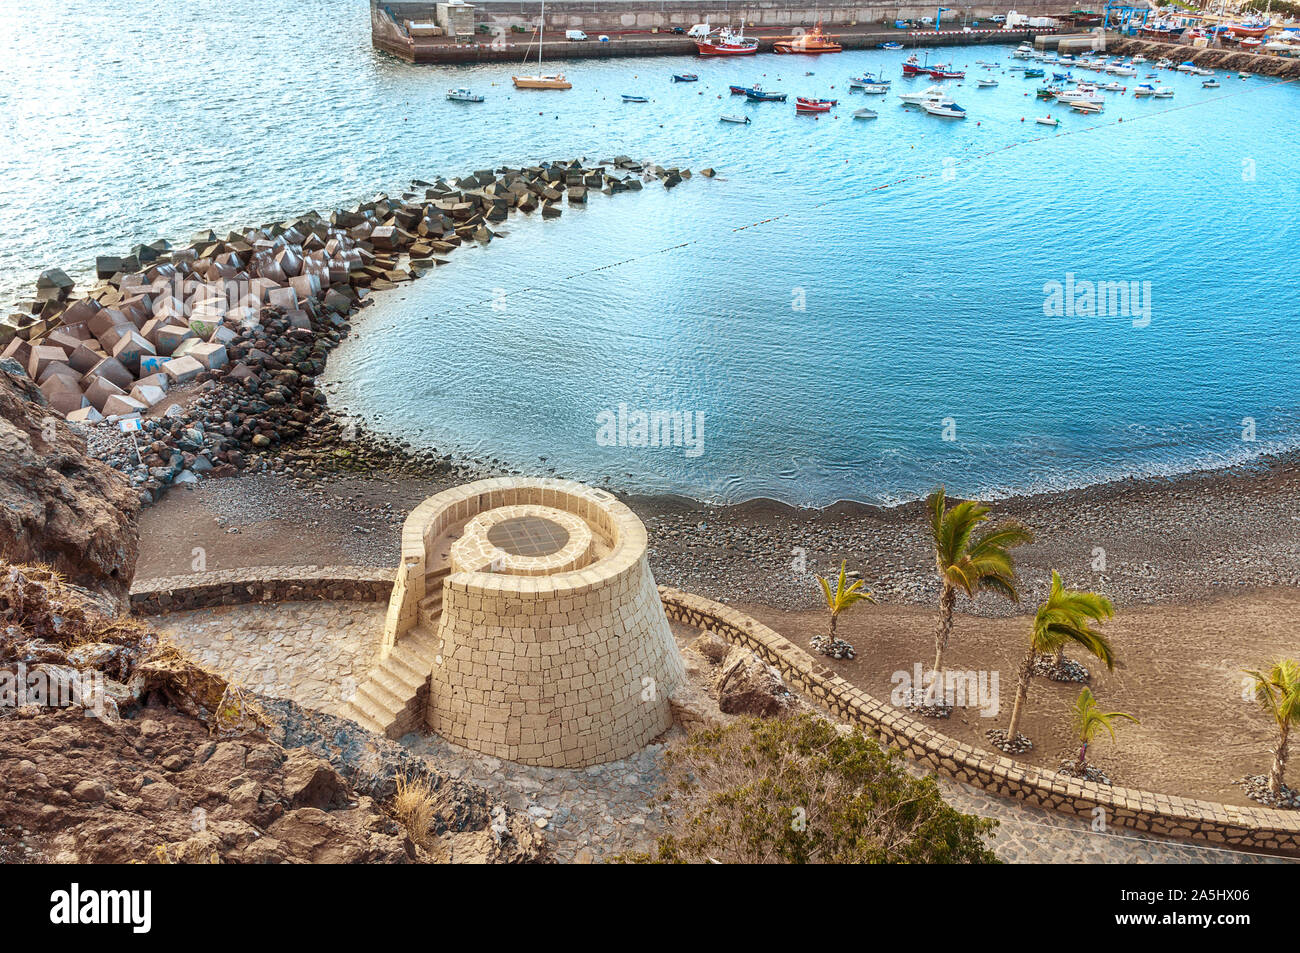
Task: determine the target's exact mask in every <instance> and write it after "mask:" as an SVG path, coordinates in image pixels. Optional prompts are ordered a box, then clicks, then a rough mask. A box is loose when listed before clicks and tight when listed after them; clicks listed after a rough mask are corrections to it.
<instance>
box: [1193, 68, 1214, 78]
mask: <svg viewBox="0 0 1300 953" xmlns="http://www.w3.org/2000/svg"><path fill="white" fill-rule="evenodd" d="M1191 73H1192V75H1193V76H1213V75H1214V70H1212V69H1204V68H1202V67H1200V66H1195V67H1192V69H1191Z"/></svg>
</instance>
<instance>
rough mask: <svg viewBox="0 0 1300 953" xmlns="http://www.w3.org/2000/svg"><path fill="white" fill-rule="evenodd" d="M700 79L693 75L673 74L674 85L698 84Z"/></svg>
mask: <svg viewBox="0 0 1300 953" xmlns="http://www.w3.org/2000/svg"><path fill="white" fill-rule="evenodd" d="M699 81H700V78H699V77H698V76H696V75H695V74H694V73H673V82H674V83H698V82H699Z"/></svg>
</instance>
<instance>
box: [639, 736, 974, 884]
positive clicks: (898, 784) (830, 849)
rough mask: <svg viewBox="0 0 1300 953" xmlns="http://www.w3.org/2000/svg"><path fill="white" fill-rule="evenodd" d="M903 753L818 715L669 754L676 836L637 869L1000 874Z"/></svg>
mask: <svg viewBox="0 0 1300 953" xmlns="http://www.w3.org/2000/svg"><path fill="white" fill-rule="evenodd" d="M900 760H901V756H900V755H898V753H897V752H894V751H887V750H882V749H881V747H880V745H878V744H877V743H876V742H875V741H874V740H872V739H870V738H868V737H866V736H865V735H863V734H862V733H861V732H860V731H857V730H856V729H854V730H842V729H840V728H838V727H836V726H835V725H832V724H831V723H830V722H828V721H827V720H826V719H824V718H822V717H819V716H817V715H812V714H803V715H800V716H797V717H785V718H776V719H767V720H764V719H757V718H755V719H748V720H744V721H738V722H735V723H734V724H731V725H728V726H726V727H722V728H709V729H704V730H701V731H697V732H695V733H693V734H692V735H691V736H690V738H689V739H687V741H686V742H684V743H683V744H682V745H680V746H678V747H674V748H672V749H670V750H669V752H668V758H667V762H666V768H667V779H666V784H665V792H666V797H665V799H666V801H667V803H668V806H669V811H670V817H671V820H670V828H669V832H668V833H667V834H665V835H664V836H662V837H660V838H659V840H658V842H657V845H656V849H655V851H654V853H652V854H628V855H625V856H624V857H621V858H619V860H622V861H625V862H632V863H741V864H767V863H832V864H833V863H992V862H996V857H995V856H994V855H993V853H992V852H991V851H990V850H989V849H988V848H987V846H986V844H985V840H984V839H985V836H986V835H988V834H989V833H990V832H991V831H992V830H993V828H994V827H995V826H996V822H995V821H989V820H984V819H982V818H978V817H975V816H974V815H970V814H963V813H961V812H960V811H957V810H955V809H954V808H952V807H951V806H949V805H948V804H947V803H946V802H945V801H944V800H943V798H941V797H940V796H939V789H938V787H937V785H936V784H935V782H934V779H933V778H929V777H927V778H922V779H918V778H914V777H912V776H911V775H909V774H907V773H906V772H905V771H904V770H903V768H902V766H901V764H900Z"/></svg>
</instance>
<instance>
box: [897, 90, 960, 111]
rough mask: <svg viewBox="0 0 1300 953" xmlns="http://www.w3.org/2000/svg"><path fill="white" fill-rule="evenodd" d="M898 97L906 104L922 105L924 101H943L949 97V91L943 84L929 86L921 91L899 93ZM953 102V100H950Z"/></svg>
mask: <svg viewBox="0 0 1300 953" xmlns="http://www.w3.org/2000/svg"><path fill="white" fill-rule="evenodd" d="M898 98H899V99H901V100H902V101H903V103H904V105H907V106H920V105H921V104H922V103H928V102H942V101H944V100H947V99H948V92H947V90H945V89H944V88H943V87H942V86H929V87H927V88H925V89H923V90H921V91H920V92H919V93H899V94H898ZM948 101H949V102H951V100H948Z"/></svg>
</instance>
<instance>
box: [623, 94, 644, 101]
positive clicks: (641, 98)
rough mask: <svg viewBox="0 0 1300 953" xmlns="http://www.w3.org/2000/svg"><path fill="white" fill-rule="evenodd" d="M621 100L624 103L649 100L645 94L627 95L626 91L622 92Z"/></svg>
mask: <svg viewBox="0 0 1300 953" xmlns="http://www.w3.org/2000/svg"><path fill="white" fill-rule="evenodd" d="M623 102H625V103H648V102H650V100H649V98H648V97H646V96H629V95H628V94H627V93H624V94H623Z"/></svg>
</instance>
